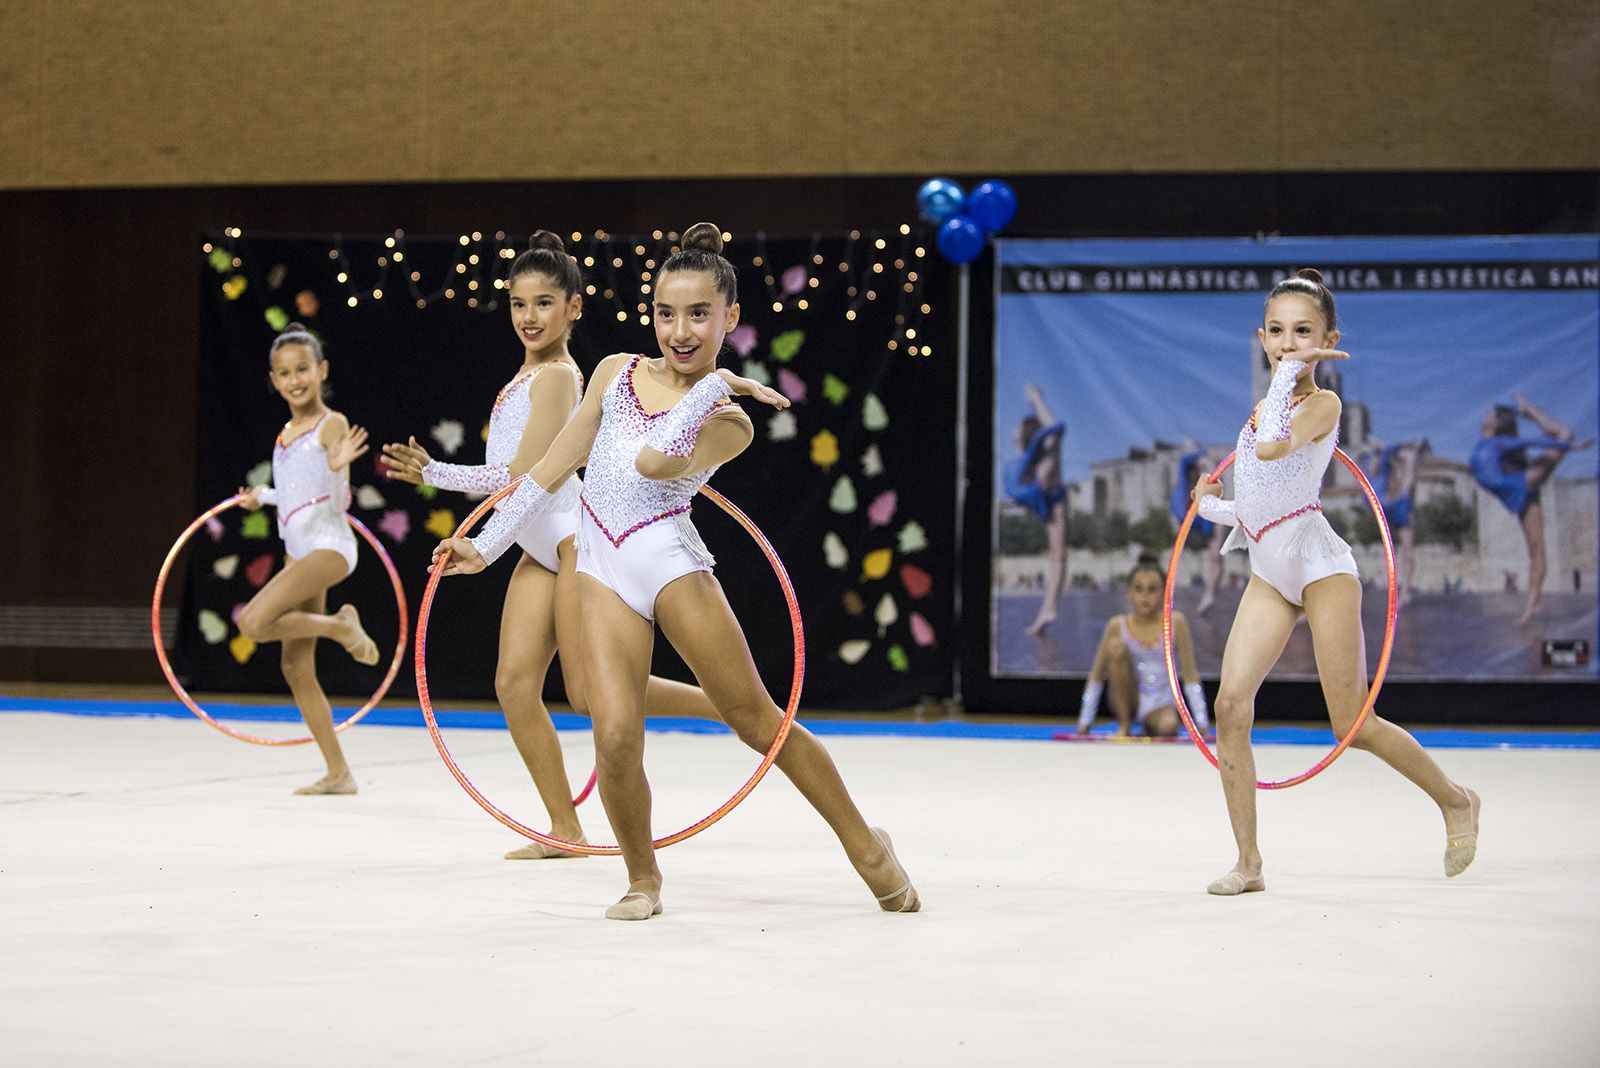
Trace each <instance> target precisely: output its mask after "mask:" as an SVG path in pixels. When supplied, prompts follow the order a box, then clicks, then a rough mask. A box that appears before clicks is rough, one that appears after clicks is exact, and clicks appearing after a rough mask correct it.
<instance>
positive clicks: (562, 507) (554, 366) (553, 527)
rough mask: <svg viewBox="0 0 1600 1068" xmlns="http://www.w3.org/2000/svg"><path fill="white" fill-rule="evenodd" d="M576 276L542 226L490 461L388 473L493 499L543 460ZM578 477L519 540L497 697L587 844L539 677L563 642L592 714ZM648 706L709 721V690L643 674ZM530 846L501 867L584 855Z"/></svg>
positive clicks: (418, 462) (539, 785)
mask: <svg viewBox="0 0 1600 1068" xmlns="http://www.w3.org/2000/svg"><path fill="white" fill-rule="evenodd" d="M582 286H583V276H582V273H581V272H580V271H579V269H578V261H577V260H575V259H574V258H573V257H572V256H571V255H569V254H568V252H567V250H566V245H565V244H564V243H563V242H562V240H561V238H560V236H559V235H557V234H553V233H551V232H550V231H549V230H540V231H538V232H537V233H535V234H534V235H533V236H532V237H531V238H529V240H528V249H527V251H526V252H524V253H522V255H520V256H518V257H517V258H516V260H515V261H513V262H512V264H511V270H510V272H509V273H508V274H507V277H506V294H507V298H506V302H507V305H508V306H509V308H510V309H511V326H512V328H513V329H514V330H515V331H516V334H517V340H518V341H519V342H521V348H522V364H521V366H520V367H518V368H517V372H516V374H514V375H513V376H512V378H511V381H509V382H507V383H506V384H505V386H504V387H502V388H501V390H500V393H499V395H498V396H497V397H496V398H495V402H494V407H493V408H492V409H490V412H489V440H488V442H487V444H486V445H485V448H484V452H485V456H484V459H485V461H486V462H485V463H483V464H477V465H467V464H449V463H441V462H440V461H438V460H435V459H434V458H433V457H432V456H430V455H428V452H427V450H426V449H424V448H423V447H422V446H421V445H419V444H418V443H417V439H416V438H414V437H413V438H411V439H410V440H409V441H408V442H405V443H401V442H393V443H391V444H388V445H385V446H384V447H383V455H384V459H385V460H386V461H387V463H386V465H385V471H384V474H385V475H386V476H387V477H389V478H392V479H397V480H399V481H402V482H410V483H412V484H415V485H429V486H438V487H440V488H442V489H450V490H459V491H461V492H468V493H493V492H494V491H495V490H498V489H501V488H503V487H505V486H506V485H508V484H509V483H510V482H511V480H512V479H513V478H515V477H517V476H518V475H521V474H522V473H523V472H524V471H526V470H528V468H530V467H532V466H533V464H534V463H535V462H536V461H538V460H539V459H540V458H541V457H543V456H544V454H545V451H546V450H547V449H548V448H549V447H550V443H551V442H552V441H554V440H555V438H556V435H557V434H559V433H560V432H561V428H562V427H564V426H566V425H567V420H568V419H570V418H571V417H572V416H573V415H574V414H576V413H577V411H578V404H579V402H580V400H581V399H582V398H583V373H582V372H581V371H580V370H579V369H578V364H577V361H575V360H574V359H573V358H572V354H571V352H569V351H568V343H569V342H570V340H571V337H572V331H573V329H574V328H575V326H576V323H577V322H578V320H579V319H581V318H582V317H583V295H582V293H581V292H580V290H581V289H582ZM582 490H583V483H582V481H580V480H579V478H578V477H577V476H576V475H574V476H573V477H572V478H570V479H568V480H567V482H566V484H565V485H563V486H562V488H561V490H560V491H559V492H558V493H557V497H558V498H559V500H558V502H557V503H556V504H555V505H554V506H552V507H551V508H550V509H549V510H548V511H546V512H545V513H544V514H543V515H541V516H540V517H538V519H536V520H534V521H533V522H531V523H529V524H528V526H527V528H526V529H524V530H523V531H522V532H521V533H520V534H519V535H518V536H517V546H518V548H519V549H520V550H521V551H520V552H519V553H517V562H516V567H515V569H514V570H513V571H512V572H511V583H510V585H509V586H507V587H506V599H505V603H504V605H503V606H502V607H501V610H500V651H499V661H498V663H497V665H496V668H495V676H494V690H495V696H496V697H497V698H499V700H500V708H501V709H502V711H503V712H504V714H505V717H506V728H507V729H508V730H509V731H510V732H511V740H512V742H513V743H514V744H515V745H516V747H517V752H518V754H519V755H520V756H521V757H522V762H523V765H524V766H525V767H526V768H527V769H528V774H529V776H530V777H532V779H533V784H534V788H535V789H537V790H538V791H539V797H540V799H541V800H542V801H543V802H544V807H545V811H546V813H547V814H548V815H549V817H550V834H551V836H552V837H555V838H560V839H561V840H563V841H566V842H583V841H585V838H584V836H583V826H582V824H581V823H580V822H579V820H578V810H577V806H576V805H574V804H573V798H572V791H571V787H570V785H569V784H568V780H567V769H566V763H565V761H564V760H563V757H562V753H561V740H560V738H559V737H558V736H557V734H556V728H555V724H554V723H553V722H552V721H551V719H550V711H549V709H547V708H546V707H545V704H544V684H545V676H546V674H547V673H548V672H549V670H550V664H551V661H552V660H553V659H554V657H555V653H556V649H557V646H558V645H559V647H560V649H561V651H562V655H561V675H562V681H563V682H564V683H565V684H566V694H567V701H568V703H569V704H571V705H572V710H573V711H574V712H577V713H578V714H579V715H587V714H588V700H587V697H586V694H587V687H586V686H585V685H584V676H583V657H582V656H580V655H579V653H578V647H579V645H580V644H581V643H582V636H581V635H582V626H581V623H580V621H579V612H580V609H579V604H578V575H577V571H576V570H575V566H576V563H577V557H578V553H577V550H576V549H575V548H574V547H573V546H574V543H573V538H574V536H575V535H576V534H577V530H578V516H579V513H580V508H579V505H578V497H579V494H580V493H581V492H582ZM648 687H649V688H648V691H647V706H648V707H649V709H650V711H651V712H654V713H656V714H658V715H664V716H692V717H697V718H700V719H714V718H716V711H715V710H714V709H713V708H712V707H711V702H710V701H709V700H707V699H706V695H705V694H703V693H701V692H700V691H699V690H698V689H696V688H695V687H693V686H685V685H684V684H683V683H681V682H673V681H671V680H669V679H660V678H656V677H655V676H653V675H652V676H651V677H650V681H649V684H648ZM583 855H584V854H581V853H571V852H568V851H566V850H562V849H557V848H555V847H554V846H547V845H545V844H544V843H543V842H528V843H526V844H524V845H521V846H518V847H517V848H516V849H513V850H511V851H510V852H509V853H507V854H505V858H506V859H507V860H558V859H563V858H568V857H579V856H583Z"/></svg>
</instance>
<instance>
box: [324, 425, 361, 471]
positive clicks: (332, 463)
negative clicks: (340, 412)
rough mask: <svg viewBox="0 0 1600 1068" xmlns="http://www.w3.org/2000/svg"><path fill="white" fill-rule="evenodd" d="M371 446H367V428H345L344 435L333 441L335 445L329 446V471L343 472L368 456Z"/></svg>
mask: <svg viewBox="0 0 1600 1068" xmlns="http://www.w3.org/2000/svg"><path fill="white" fill-rule="evenodd" d="M370 448H371V446H370V445H368V444H367V428H366V427H363V426H348V427H345V430H344V433H343V434H340V435H339V436H338V437H337V438H334V439H333V444H332V445H329V446H328V470H329V471H342V470H344V469H345V468H346V467H349V466H350V465H351V464H352V463H354V462H355V461H356V459H357V458H359V457H361V456H364V455H366V453H367V450H368V449H370Z"/></svg>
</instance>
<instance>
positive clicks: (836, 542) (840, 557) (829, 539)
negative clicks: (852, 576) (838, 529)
mask: <svg viewBox="0 0 1600 1068" xmlns="http://www.w3.org/2000/svg"><path fill="white" fill-rule="evenodd" d="M822 558H823V559H824V560H826V561H827V563H828V566H829V567H831V568H833V569H834V570H836V571H837V570H842V569H843V568H844V566H845V565H846V564H848V563H849V562H850V553H849V552H848V551H846V549H845V547H844V541H843V540H841V539H840V537H839V535H837V534H835V533H834V532H833V531H831V530H830V531H828V533H827V534H826V535H825V536H824V537H823V539H822Z"/></svg>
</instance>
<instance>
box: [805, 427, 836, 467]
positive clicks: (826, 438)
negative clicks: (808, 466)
mask: <svg viewBox="0 0 1600 1068" xmlns="http://www.w3.org/2000/svg"><path fill="white" fill-rule="evenodd" d="M811 462H812V463H814V464H816V465H817V466H818V467H820V468H822V469H823V470H824V471H826V470H828V469H829V468H831V467H832V466H833V465H834V464H836V463H838V462H839V439H838V438H836V437H834V434H833V431H831V430H827V429H823V430H819V431H817V432H816V434H815V435H813V436H812V438H811Z"/></svg>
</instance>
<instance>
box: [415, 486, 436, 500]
mask: <svg viewBox="0 0 1600 1068" xmlns="http://www.w3.org/2000/svg"><path fill="white" fill-rule="evenodd" d="M416 489H417V496H419V497H421V498H422V499H423V500H425V501H431V500H433V499H434V498H435V497H437V496H438V495H439V487H438V486H418V487H417V488H416Z"/></svg>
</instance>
